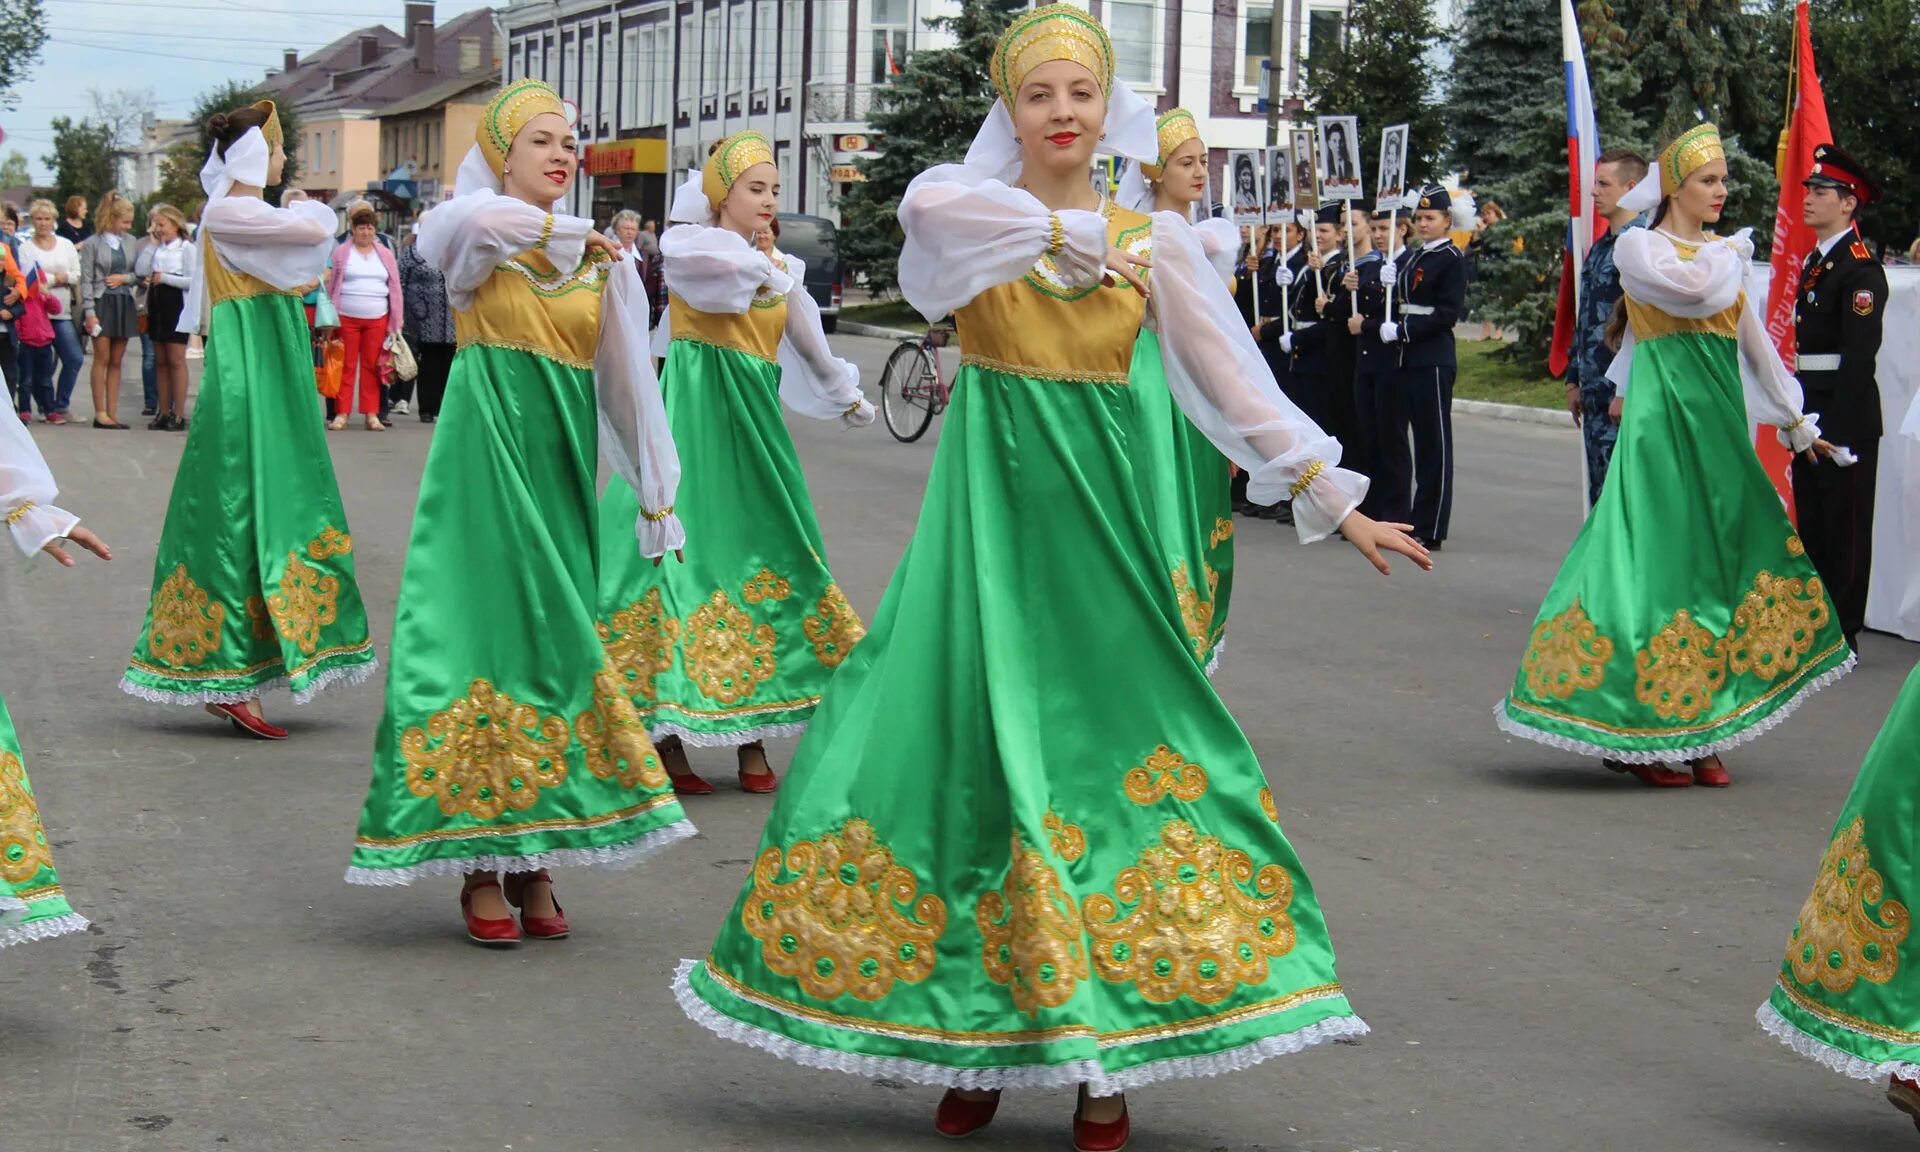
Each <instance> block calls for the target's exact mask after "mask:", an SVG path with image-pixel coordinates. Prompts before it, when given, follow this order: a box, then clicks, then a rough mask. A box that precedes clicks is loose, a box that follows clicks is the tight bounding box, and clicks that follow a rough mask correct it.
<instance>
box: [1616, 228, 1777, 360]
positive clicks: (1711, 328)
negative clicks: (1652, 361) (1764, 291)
mask: <svg viewBox="0 0 1920 1152" xmlns="http://www.w3.org/2000/svg"><path fill="white" fill-rule="evenodd" d="M1662 235H1663V236H1664V235H1666V234H1665V233H1662ZM1666 238H1667V239H1668V240H1670V241H1672V242H1673V248H1674V251H1676V252H1678V253H1679V254H1680V259H1682V260H1692V259H1693V258H1694V257H1695V256H1696V255H1698V254H1699V252H1700V248H1701V246H1700V245H1698V244H1688V243H1687V242H1685V241H1684V240H1674V238H1673V237H1671V236H1667V237H1666ZM1708 239H1712V237H1708ZM1624 299H1625V300H1626V302H1627V324H1628V326H1629V327H1631V328H1632V329H1633V338H1634V340H1635V341H1636V342H1638V343H1641V344H1644V343H1646V342H1647V341H1649V340H1658V339H1659V338H1660V337H1662V336H1673V335H1676V334H1679V333H1682V332H1699V333H1704V334H1706V335H1709V336H1725V337H1726V338H1727V339H1729V340H1738V339H1739V338H1740V313H1741V311H1742V310H1743V309H1745V308H1746V306H1747V294H1746V293H1745V292H1744V291H1743V292H1741V293H1740V295H1739V297H1738V298H1737V299H1735V300H1734V302H1733V304H1732V306H1731V307H1728V308H1724V309H1722V310H1720V311H1718V312H1715V313H1714V314H1713V315H1711V316H1701V317H1689V316H1675V315H1673V314H1671V313H1668V312H1662V311H1661V310H1660V309H1658V308H1655V307H1654V306H1653V305H1651V304H1642V303H1641V302H1640V301H1638V300H1635V299H1634V298H1633V297H1632V296H1627V297H1625V298H1624Z"/></svg>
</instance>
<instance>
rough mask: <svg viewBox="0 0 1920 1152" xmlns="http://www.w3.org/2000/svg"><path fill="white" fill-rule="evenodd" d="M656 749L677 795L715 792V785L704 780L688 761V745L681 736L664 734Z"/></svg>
mask: <svg viewBox="0 0 1920 1152" xmlns="http://www.w3.org/2000/svg"><path fill="white" fill-rule="evenodd" d="M654 751H656V752H658V753H660V763H661V764H662V765H664V766H665V767H666V770H667V779H668V780H671V781H672V782H673V791H674V794H675V795H678V796H706V795H709V794H711V793H712V792H713V785H711V784H709V783H707V782H706V781H705V780H702V779H701V778H700V775H699V774H698V773H696V772H695V771H694V770H693V765H691V764H689V763H687V746H686V744H685V743H683V742H682V741H681V739H680V737H678V736H662V737H661V738H660V740H659V741H658V742H657V743H656V744H655V745H654Z"/></svg>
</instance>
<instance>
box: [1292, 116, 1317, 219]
mask: <svg viewBox="0 0 1920 1152" xmlns="http://www.w3.org/2000/svg"><path fill="white" fill-rule="evenodd" d="M1287 135H1288V137H1290V147H1289V151H1290V152H1291V154H1292V158H1293V206H1294V208H1295V209H1296V210H1298V211H1303V212H1311V211H1313V210H1314V209H1315V208H1318V207H1320V173H1319V165H1318V164H1317V163H1316V162H1315V157H1316V156H1317V155H1318V150H1317V149H1316V148H1315V147H1314V143H1313V129H1311V128H1296V129H1294V130H1293V131H1291V132H1289V133H1287Z"/></svg>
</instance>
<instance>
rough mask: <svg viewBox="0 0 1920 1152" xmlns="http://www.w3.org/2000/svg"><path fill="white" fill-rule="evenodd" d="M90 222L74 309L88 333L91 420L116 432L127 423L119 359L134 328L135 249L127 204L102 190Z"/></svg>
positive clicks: (136, 322) (137, 326) (136, 330)
mask: <svg viewBox="0 0 1920 1152" xmlns="http://www.w3.org/2000/svg"><path fill="white" fill-rule="evenodd" d="M69 207H71V202H69ZM93 227H94V234H93V235H92V236H91V237H89V238H88V239H87V240H86V242H85V243H84V244H83V245H82V246H81V249H80V310H81V312H82V314H83V325H84V327H85V328H86V330H87V335H88V336H90V337H91V338H92V339H93V379H92V385H93V426H94V427H95V428H108V429H112V430H114V431H116V432H119V431H125V430H126V428H127V425H125V424H122V423H121V422H120V415H119V412H120V362H121V361H122V360H124V359H126V355H127V341H129V340H131V339H133V338H134V337H135V336H138V335H139V334H140V301H139V297H138V295H137V292H138V287H139V282H138V277H137V276H136V275H135V274H134V270H133V263H134V258H135V256H136V255H137V253H135V252H134V250H133V242H132V241H131V240H129V239H128V237H127V231H128V229H130V228H132V227H133V204H132V203H131V202H130V201H129V200H128V199H127V198H126V197H125V196H122V195H120V193H118V192H108V193H107V194H106V195H105V196H102V197H101V198H100V206H99V207H97V208H95V209H94V212H93Z"/></svg>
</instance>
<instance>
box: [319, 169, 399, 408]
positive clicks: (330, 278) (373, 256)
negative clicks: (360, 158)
mask: <svg viewBox="0 0 1920 1152" xmlns="http://www.w3.org/2000/svg"><path fill="white" fill-rule="evenodd" d="M347 224H348V226H349V227H350V228H351V234H350V235H349V236H348V238H347V239H346V241H344V242H343V243H342V244H341V245H340V247H338V248H336V249H334V251H333V270H332V271H331V272H329V273H328V275H327V295H328V296H329V297H330V298H331V299H332V300H333V306H334V308H335V309H336V310H337V311H338V312H339V313H340V338H341V339H342V340H343V341H345V342H346V345H347V364H346V371H345V373H344V374H343V376H342V378H341V381H340V396H339V398H338V399H337V401H336V405H337V407H336V409H335V411H336V414H335V416H334V418H333V423H331V424H329V425H327V427H329V428H331V429H333V430H334V431H335V432H338V431H340V430H341V429H342V428H345V427H346V426H347V417H348V415H350V414H351V413H352V412H353V410H354V401H355V399H356V398H358V400H359V408H360V414H361V415H362V416H364V417H366V420H367V430H368V431H370V432H378V431H381V430H382V429H384V428H385V427H386V425H385V424H382V423H380V355H381V352H382V350H383V349H384V348H385V347H386V343H387V337H388V336H389V335H391V334H394V333H398V332H399V331H400V324H401V321H402V319H403V318H404V317H405V316H406V310H405V309H404V308H402V307H401V304H400V266H399V265H398V264H397V263H395V262H394V259H393V253H392V252H389V251H388V250H387V248H386V246H385V245H383V244H381V243H380V242H379V238H378V236H376V235H375V228H374V216H373V209H372V208H371V207H369V206H368V205H366V204H359V205H356V206H355V207H353V208H352V209H351V210H349V211H348V213H347Z"/></svg>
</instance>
